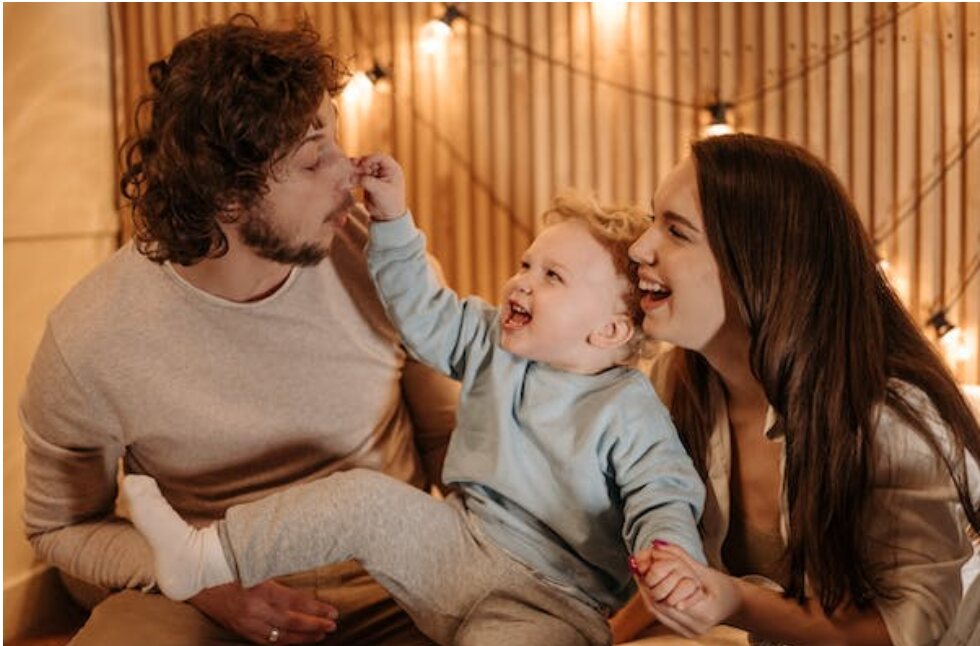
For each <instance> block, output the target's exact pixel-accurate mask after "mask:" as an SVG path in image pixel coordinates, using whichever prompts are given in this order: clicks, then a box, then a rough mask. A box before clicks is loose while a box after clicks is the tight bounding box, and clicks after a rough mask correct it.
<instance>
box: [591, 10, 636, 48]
mask: <svg viewBox="0 0 980 646" xmlns="http://www.w3.org/2000/svg"><path fill="white" fill-rule="evenodd" d="M628 13H629V3H628V2H624V1H623V0H601V1H600V2H593V3H592V18H593V20H595V22H596V26H597V27H598V28H599V30H600V33H604V34H612V35H615V34H616V33H618V32H620V31H621V30H622V29H623V27H624V26H625V25H626V17H627V15H628ZM610 40H613V42H615V40H616V39H615V38H612V39H610Z"/></svg>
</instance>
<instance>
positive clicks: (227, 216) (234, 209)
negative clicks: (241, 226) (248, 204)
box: [218, 200, 245, 224]
mask: <svg viewBox="0 0 980 646" xmlns="http://www.w3.org/2000/svg"><path fill="white" fill-rule="evenodd" d="M243 215H245V209H243V208H242V205H241V204H240V203H239V202H238V200H232V201H230V202H226V203H224V204H222V205H221V206H219V207H218V222H219V223H220V224H235V223H236V222H238V221H239V220H241V218H242V216H243Z"/></svg>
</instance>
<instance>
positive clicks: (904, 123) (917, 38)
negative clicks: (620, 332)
mask: <svg viewBox="0 0 980 646" xmlns="http://www.w3.org/2000/svg"><path fill="white" fill-rule="evenodd" d="M460 8H461V9H462V10H463V11H464V12H465V13H466V14H467V16H468V19H463V20H461V21H459V22H457V23H456V24H455V25H454V35H453V36H452V38H451V40H450V42H449V43H447V49H446V52H445V53H443V54H442V55H436V56H435V57H427V56H426V55H424V54H423V53H421V51H420V50H419V48H418V46H417V42H418V37H419V32H420V30H421V28H422V26H423V25H424V24H425V22H426V21H427V20H429V19H430V18H432V17H436V16H438V15H440V14H441V12H442V11H443V9H444V7H443V5H442V4H441V3H419V4H412V5H409V4H404V3H392V4H387V3H384V4H383V3H377V4H367V3H335V4H320V3H304V4H281V5H280V4H272V3H230V4H222V3H161V4H137V3H133V4H129V3H121V4H113V5H111V8H110V11H111V13H112V16H111V18H112V26H113V27H112V28H113V37H114V42H113V53H114V57H115V61H114V76H115V79H114V82H115V88H114V97H115V102H116V104H117V131H118V132H117V138H118V140H119V141H120V142H121V141H122V139H123V138H124V137H125V136H126V135H127V133H129V132H130V131H131V129H132V116H133V110H134V108H135V105H136V101H137V99H138V97H139V96H140V95H141V93H143V92H144V91H145V90H146V87H147V80H146V66H147V65H148V64H149V63H150V62H152V61H153V60H156V59H158V58H160V57H162V56H163V55H164V54H165V53H166V52H168V51H169V50H170V48H171V47H172V46H173V44H174V42H176V40H178V39H179V38H181V37H183V36H186V35H187V34H189V33H190V32H191V31H193V30H194V29H197V28H199V27H201V26H203V25H205V24H209V23H214V22H221V21H224V20H226V19H227V18H228V17H229V16H230V15H232V14H233V13H235V12H236V11H241V10H247V11H249V12H250V13H252V14H254V15H256V16H258V17H259V18H260V19H261V20H262V21H263V23H264V24H267V25H269V26H274V27H275V26H279V27H282V26H288V25H289V24H291V23H292V22H294V21H295V20H296V19H298V18H300V17H302V16H308V17H309V19H310V20H311V22H312V23H313V24H314V26H316V27H317V29H319V30H320V31H321V33H323V34H324V36H325V40H326V41H327V42H332V43H333V49H334V50H335V51H336V52H338V53H340V54H342V55H344V56H350V59H349V60H350V63H351V65H352V67H354V68H355V69H367V68H368V67H369V66H370V65H371V64H372V63H373V61H374V60H375V59H377V60H378V61H379V62H381V63H382V64H384V65H390V66H391V71H392V78H391V82H390V88H391V89H390V92H389V93H388V94H380V93H376V94H375V95H374V96H373V97H371V98H370V100H367V101H365V102H363V103H359V104H353V103H352V104H347V103H345V102H344V101H343V100H339V101H338V105H339V106H340V109H341V140H342V144H343V145H344V146H345V147H346V148H347V149H348V150H349V151H350V152H351V153H352V154H362V153H366V152H368V151H371V150H383V151H389V152H391V153H392V154H393V155H394V156H395V157H396V158H397V159H398V160H399V161H400V162H401V163H402V165H403V166H404V168H405V172H406V177H407V180H408V186H409V203H410V205H411V207H412V209H413V210H414V212H415V215H416V217H417V219H418V221H419V223H420V225H421V226H422V227H423V228H424V229H425V230H426V232H427V234H428V235H429V239H430V249H431V251H432V252H433V253H434V254H435V255H436V257H438V258H439V259H440V260H441V262H442V264H443V267H444V269H445V270H446V274H447V278H448V280H449V281H450V283H451V284H453V285H454V286H455V287H456V288H457V289H459V290H460V291H461V292H462V293H478V294H481V295H483V296H485V297H488V298H495V296H496V294H497V290H498V288H499V286H500V283H501V282H502V281H503V280H504V279H505V278H506V276H507V275H509V273H510V272H511V271H512V269H513V267H514V264H515V262H516V259H517V257H518V255H519V254H520V253H521V251H522V250H523V248H524V246H525V245H526V244H527V243H528V241H529V240H530V238H531V236H532V235H533V234H534V232H535V231H536V230H537V229H538V228H539V226H540V223H539V216H540V214H541V212H542V211H543V210H544V209H545V208H546V206H547V204H548V203H549V202H550V199H551V196H552V195H553V194H554V192H555V191H556V190H557V189H559V188H561V187H565V186H576V187H579V188H582V189H585V190H587V191H592V192H594V193H596V194H597V196H598V197H599V198H600V199H601V200H604V201H612V200H616V201H633V202H638V203H643V204H645V203H647V202H648V201H649V199H650V197H651V196H652V193H653V191H654V189H655V187H656V183H657V182H658V181H659V180H660V179H661V178H662V177H663V176H664V175H665V174H666V173H667V172H668V171H669V169H670V168H671V167H672V166H673V165H674V164H675V163H676V162H677V161H678V160H679V159H680V158H681V157H682V156H683V155H684V154H685V152H686V150H687V147H688V144H689V142H690V141H691V139H692V137H695V136H698V134H699V129H700V126H701V125H702V124H703V123H705V122H706V121H707V120H708V116H707V114H706V113H705V112H704V110H703V107H704V106H705V105H706V104H707V103H709V102H711V101H714V100H715V99H716V98H717V99H719V100H721V101H727V102H731V103H734V104H735V107H734V109H733V118H734V121H735V123H736V125H737V127H738V128H739V129H742V130H745V131H748V132H757V133H760V134H765V135H768V136H774V137H783V138H786V139H789V140H791V141H795V142H798V143H802V144H804V145H806V146H807V147H808V148H810V150H812V151H813V152H814V153H816V154H817V155H818V156H820V157H822V158H823V159H825V160H826V161H827V162H828V164H830V165H831V167H832V168H834V170H835V171H836V172H837V173H838V174H839V176H840V177H841V180H842V181H843V182H844V183H845V184H846V185H847V187H848V189H849V191H850V193H851V195H852V196H853V198H854V201H855V204H856V205H857V207H858V210H859V212H860V213H861V217H862V219H863V221H864V223H865V225H866V226H867V228H868V230H869V231H870V232H871V233H872V235H873V236H874V237H875V238H876V239H878V250H879V253H880V254H881V255H882V256H883V257H885V258H887V259H888V261H889V263H890V265H891V270H890V271H891V273H892V275H893V276H894V277H895V279H894V280H895V284H896V286H897V288H898V289H899V291H900V292H901V293H902V295H903V298H904V299H905V300H906V303H907V304H908V305H909V307H910V311H911V312H912V313H913V315H914V316H915V317H916V318H917V319H918V320H920V321H923V322H924V321H925V319H926V317H927V316H928V314H929V312H930V310H931V308H934V307H936V306H939V305H942V304H944V303H945V302H947V301H948V300H949V299H951V298H953V297H954V295H955V294H956V292H957V290H959V288H960V286H961V283H962V280H963V277H964V274H965V273H966V272H967V271H969V270H970V269H971V268H972V266H973V265H972V264H971V263H973V262H975V260H976V258H977V254H978V250H980V142H977V143H974V144H972V145H970V147H969V148H968V149H966V150H964V147H965V146H966V145H967V143H968V142H970V141H971V137H972V136H974V135H976V133H977V132H978V130H980V6H978V5H976V4H962V3H940V4H937V5H932V4H928V3H922V4H918V3H906V2H901V3H851V4H823V3H811V4H798V3H786V4H779V3H759V4H755V3H741V4H723V5H707V4H704V5H701V4H696V3H676V4H661V3H651V4H646V3H630V5H629V6H628V7H626V8H615V7H599V6H594V5H590V4H588V3H551V4H543V3H542V4H539V3H529V4H515V5H510V6H508V5H505V4H497V3H467V4H464V5H461V7H460ZM616 11H621V13H619V14H616ZM617 16H618V17H617ZM960 291H962V292H963V294H962V296H961V297H960V298H959V301H958V302H957V303H956V304H955V305H954V306H953V307H952V308H951V310H950V312H949V316H950V319H951V320H953V322H954V323H956V324H957V325H958V326H959V327H960V328H961V332H962V333H963V335H964V338H965V339H966V342H967V343H968V344H970V345H972V347H973V349H974V354H973V355H971V356H970V358H969V359H967V360H964V361H960V362H954V363H952V364H951V365H952V367H953V368H954V370H955V371H956V374H957V375H958V376H959V377H960V378H961V379H963V380H965V381H972V382H977V381H980V363H978V361H977V358H976V347H977V345H980V343H978V342H980V278H977V279H976V280H975V282H973V283H972V284H971V285H970V286H969V287H968V288H967V289H965V290H960Z"/></svg>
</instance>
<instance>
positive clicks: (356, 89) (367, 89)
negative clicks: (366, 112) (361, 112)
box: [343, 72, 374, 108]
mask: <svg viewBox="0 0 980 646" xmlns="http://www.w3.org/2000/svg"><path fill="white" fill-rule="evenodd" d="M373 89H374V84H373V83H371V79H369V78H368V76H367V74H365V73H364V72H357V73H355V74H354V76H352V77H351V79H350V81H348V82H347V86H346V87H344V93H343V98H344V103H345V104H346V105H347V106H348V107H352V108H357V107H360V106H364V105H367V104H369V103H371V95H372V93H373Z"/></svg>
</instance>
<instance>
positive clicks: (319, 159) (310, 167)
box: [306, 157, 323, 171]
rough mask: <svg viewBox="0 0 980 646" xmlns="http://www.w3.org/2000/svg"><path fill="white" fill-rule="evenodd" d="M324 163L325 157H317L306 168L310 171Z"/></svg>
mask: <svg viewBox="0 0 980 646" xmlns="http://www.w3.org/2000/svg"><path fill="white" fill-rule="evenodd" d="M322 163H323V157H317V158H316V159H315V160H313V163H312V164H309V165H307V166H306V170H308V171H315V170H317V169H318V168H320V165H321V164H322Z"/></svg>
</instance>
